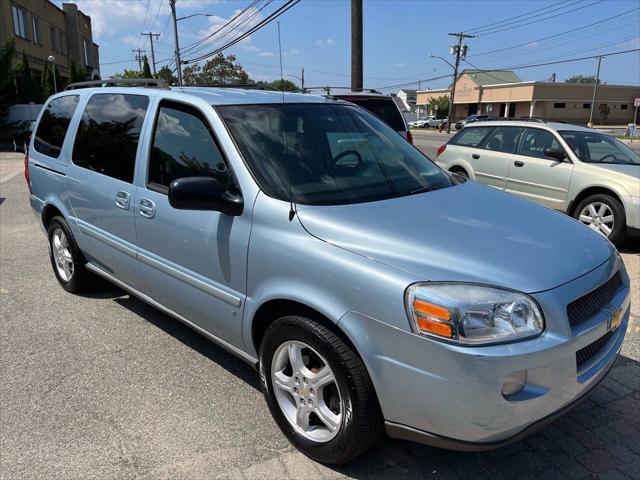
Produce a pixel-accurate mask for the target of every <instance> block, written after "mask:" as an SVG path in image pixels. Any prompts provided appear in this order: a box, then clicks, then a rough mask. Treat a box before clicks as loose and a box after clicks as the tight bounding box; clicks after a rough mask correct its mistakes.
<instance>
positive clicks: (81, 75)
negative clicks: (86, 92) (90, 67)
mask: <svg viewBox="0 0 640 480" xmlns="http://www.w3.org/2000/svg"><path fill="white" fill-rule="evenodd" d="M76 78H77V79H78V81H79V82H84V81H85V80H86V79H87V70H86V69H85V68H84V66H83V65H78V67H77V68H76Z"/></svg>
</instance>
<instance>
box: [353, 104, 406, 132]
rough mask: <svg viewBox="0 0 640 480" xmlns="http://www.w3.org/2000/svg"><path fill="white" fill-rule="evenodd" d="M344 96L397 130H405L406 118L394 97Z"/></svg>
mask: <svg viewBox="0 0 640 480" xmlns="http://www.w3.org/2000/svg"><path fill="white" fill-rule="evenodd" d="M343 98H344V99H345V100H346V101H348V102H351V103H355V104H356V105H359V106H360V107H362V108H365V109H367V110H369V111H370V112H371V113H373V114H374V115H376V116H377V117H379V118H381V119H382V121H383V122H386V123H387V125H389V126H390V127H391V128H393V129H394V130H396V131H397V132H404V131H405V126H404V119H403V118H402V114H401V113H400V110H398V107H397V106H396V102H394V101H393V99H391V98H387V99H383V98H380V99H377V98H349V97H343Z"/></svg>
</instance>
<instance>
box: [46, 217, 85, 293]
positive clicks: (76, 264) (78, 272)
mask: <svg viewBox="0 0 640 480" xmlns="http://www.w3.org/2000/svg"><path fill="white" fill-rule="evenodd" d="M57 230H62V232H64V234H65V236H66V239H67V242H68V251H69V253H70V254H71V259H72V261H73V271H72V274H71V276H70V278H68V279H65V278H62V276H61V274H60V272H59V271H58V267H57V265H56V260H55V258H54V254H53V249H54V248H55V246H54V244H53V237H54V234H55V233H56V231H57ZM47 238H48V239H49V260H50V261H51V267H52V268H53V273H54V275H55V276H56V279H57V280H58V283H59V284H60V285H61V286H62V288H64V289H65V290H66V291H67V292H71V293H74V292H79V291H80V290H82V289H84V288H86V287H87V286H89V284H90V283H91V281H92V275H91V274H90V273H89V271H87V269H86V268H85V263H87V261H86V259H85V258H84V255H82V252H81V251H80V248H78V244H77V243H76V240H75V238H74V237H73V234H72V233H71V229H70V228H69V225H67V222H66V221H65V219H64V218H62V217H54V218H53V219H52V220H51V222H50V223H49V227H48V228H47Z"/></svg>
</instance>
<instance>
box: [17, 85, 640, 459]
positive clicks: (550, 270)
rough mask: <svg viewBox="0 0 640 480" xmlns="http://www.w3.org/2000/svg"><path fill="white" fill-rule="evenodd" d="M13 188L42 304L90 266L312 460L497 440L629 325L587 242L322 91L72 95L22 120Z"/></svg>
mask: <svg viewBox="0 0 640 480" xmlns="http://www.w3.org/2000/svg"><path fill="white" fill-rule="evenodd" d="M94 83H95V82H94ZM77 87H87V86H86V85H78V86H77ZM25 175H26V177H27V181H28V184H29V189H30V192H31V197H30V198H31V205H32V207H33V210H34V212H35V214H36V217H37V219H38V221H39V222H40V223H41V224H42V226H43V228H44V230H45V231H46V232H47V236H48V240H49V247H50V257H51V264H52V266H53V271H54V273H55V275H56V278H57V279H58V281H59V283H60V285H61V286H62V287H63V288H64V289H65V290H67V291H69V292H75V291H77V290H80V289H81V288H84V287H86V286H87V285H88V284H89V283H90V280H91V278H92V277H93V276H94V275H98V276H100V277H103V278H105V279H107V280H109V281H111V282H113V283H114V284H116V285H118V286H120V287H122V288H123V289H125V290H127V291H128V292H130V293H131V294H133V295H135V296H137V297H138V298H140V299H141V300H143V301H145V302H148V303H149V304H151V305H153V306H155V307H157V308H158V309H160V310H162V311H163V312H165V313H167V314H169V315H171V316H173V317H175V318H176V319H178V320H180V321H182V322H184V323H185V324H187V325H189V326H190V327H192V328H193V329H195V330H197V331H198V332H200V333H201V334H202V335H204V336H205V337H207V338H209V339H210V340H212V341H214V342H216V343H217V344H219V345H220V346H222V347H223V348H226V349H227V350H229V351H230V352H232V353H233V354H235V355H237V356H239V357H240V358H242V359H244V360H245V361H247V362H249V363H250V364H252V365H254V366H256V368H257V369H258V370H259V374H260V380H261V382H262V386H263V389H264V394H265V397H266V400H267V403H268V405H269V408H270V410H271V412H272V414H273V417H274V419H275V421H276V422H277V424H278V425H279V427H280V428H281V429H282V431H283V432H284V434H285V435H286V436H287V437H288V438H289V439H290V441H291V442H292V443H293V444H294V445H295V446H296V447H297V448H298V449H300V450H301V451H302V452H304V453H305V454H306V455H308V456H310V457H312V458H314V459H316V460H318V461H320V462H325V463H343V462H347V461H349V460H351V459H353V458H355V457H356V456H357V455H359V454H361V453H362V452H364V451H365V450H367V449H368V448H369V447H370V446H372V445H373V444H374V443H375V442H376V441H377V440H378V438H379V437H380V435H382V434H383V432H385V431H386V433H387V434H388V435H390V436H392V437H396V438H402V439H408V440H413V441H417V442H422V443H427V444H430V445H435V446H438V447H444V448H451V449H461V450H482V449H488V448H495V447H499V446H502V445H505V444H506V443H508V442H511V441H514V440H517V439H520V438H522V437H524V436H525V435H527V434H529V433H531V432H532V431H534V430H536V429H538V428H540V427H542V426H544V425H545V424H547V423H548V422H550V421H552V420H553V419H555V418H556V417H557V416H559V415H561V414H562V413H564V412H565V411H567V410H568V409H569V408H571V407H572V406H573V405H575V404H576V402H578V401H579V400H581V399H582V398H583V397H584V396H585V395H586V394H587V393H588V392H589V391H591V390H592V389H593V388H594V387H595V386H596V385H597V384H598V382H600V381H601V380H602V379H603V378H604V376H605V375H606V374H607V372H608V371H609V369H610V368H611V366H612V365H613V363H614V361H615V359H616V356H617V354H618V351H619V349H620V346H621V344H622V341H623V339H624V335H625V332H626V329H627V324H628V321H629V311H630V291H629V290H630V289H629V276H628V275H627V273H626V270H625V267H624V265H623V262H622V260H621V258H620V256H619V255H618V253H617V251H616V249H615V248H614V247H613V246H612V244H611V243H610V242H609V241H608V240H607V239H605V238H604V237H603V236H601V235H599V234H597V233H595V232H594V231H593V230H591V229H589V228H588V227H586V226H584V225H582V224H580V223H579V222H577V221H575V220H573V219H571V218H569V217H566V216H564V215H562V214H560V213H556V212H554V211H552V210H550V209H547V208H545V207H543V206H540V205H536V204H534V203H531V202H529V201H527V200H524V199H520V198H517V197H515V196H512V195H510V194H507V193H504V192H500V191H496V190H494V189H491V188H489V187H486V186H483V185H480V184H477V183H475V182H472V181H465V179H463V178H461V177H458V176H456V175H454V174H451V173H448V172H445V171H443V170H441V169H440V168H439V167H438V166H436V165H435V164H434V163H433V162H432V161H431V160H429V159H428V158H426V157H425V156H424V155H423V154H422V153H420V151H418V150H417V149H415V148H414V147H413V146H411V145H410V144H409V143H408V142H407V141H406V140H405V139H404V138H402V137H401V136H400V135H399V134H398V133H397V132H395V131H394V130H393V129H392V128H390V127H389V126H387V125H386V124H385V123H383V122H382V121H381V120H380V119H379V118H377V117H376V116H375V115H373V114H371V113H369V112H367V111H365V110H363V109H361V108H360V107H357V106H355V105H353V104H350V103H348V102H344V101H336V100H333V99H328V98H324V97H320V96H312V95H298V94H291V93H281V92H266V91H257V90H253V91H252V90H246V89H244V90H243V89H233V88H175V87H172V88H168V87H161V86H160V87H155V88H154V87H147V88H143V87H121V86H111V85H109V84H106V83H105V84H104V85H101V86H93V87H91V86H90V87H87V88H73V89H71V90H67V91H65V92H63V93H60V94H57V95H54V96H52V97H51V98H50V99H49V100H48V101H47V103H46V106H45V108H43V110H42V112H41V114H40V117H39V118H38V124H37V126H36V130H35V134H34V135H33V138H32V140H31V144H30V147H29V153H28V157H27V159H26V169H25ZM216 408H224V405H218V406H216Z"/></svg>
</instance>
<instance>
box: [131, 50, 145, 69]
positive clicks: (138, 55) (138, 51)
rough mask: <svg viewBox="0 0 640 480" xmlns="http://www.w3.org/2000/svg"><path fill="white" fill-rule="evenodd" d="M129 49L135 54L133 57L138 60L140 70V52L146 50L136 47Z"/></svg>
mask: <svg viewBox="0 0 640 480" xmlns="http://www.w3.org/2000/svg"><path fill="white" fill-rule="evenodd" d="M131 51H132V52H133V53H135V54H136V55H135V57H133V58H135V59H136V60H137V61H138V69H139V70H140V71H142V52H145V53H146V50H142V49H140V48H136V49H131Z"/></svg>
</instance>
